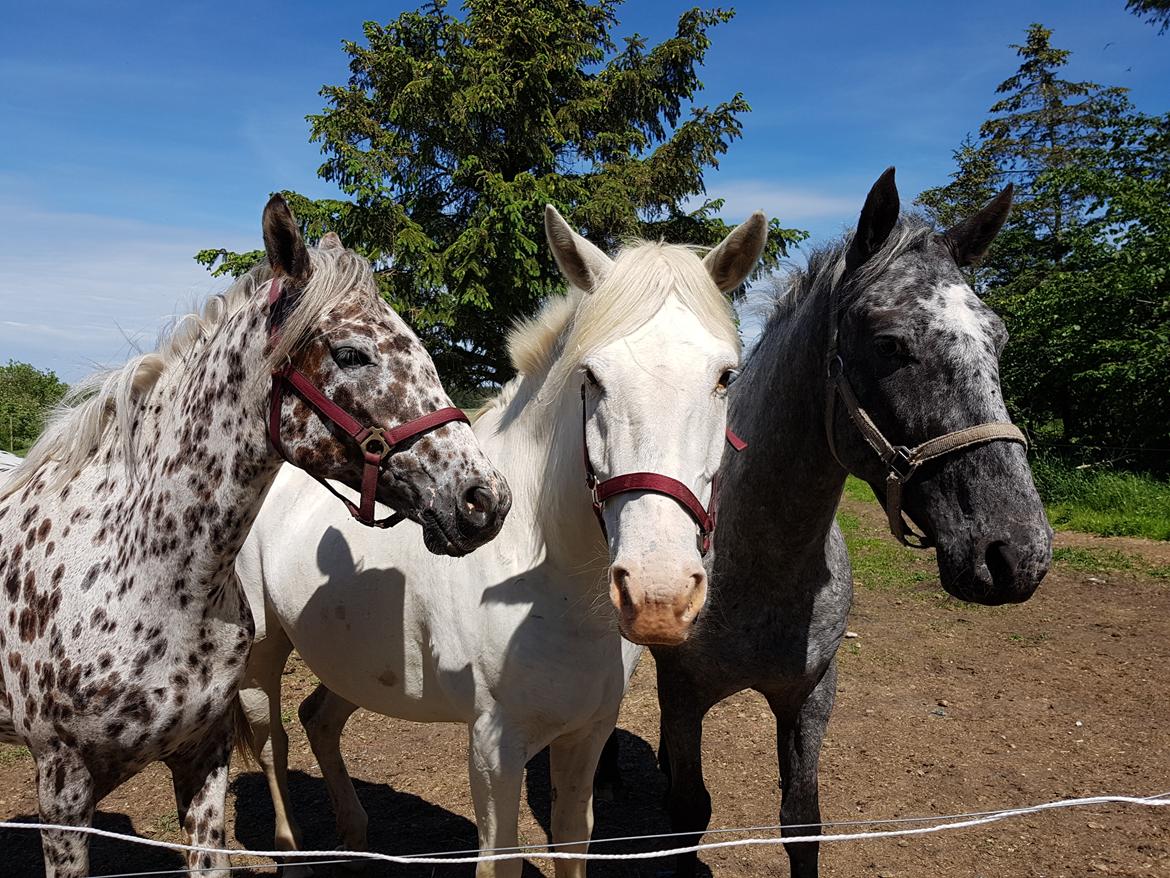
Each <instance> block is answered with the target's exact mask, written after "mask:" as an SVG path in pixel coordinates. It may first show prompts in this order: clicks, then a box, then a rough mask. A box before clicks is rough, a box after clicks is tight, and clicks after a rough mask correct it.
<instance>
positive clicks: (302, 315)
mask: <svg viewBox="0 0 1170 878" xmlns="http://www.w3.org/2000/svg"><path fill="white" fill-rule="evenodd" d="M309 258H310V259H311V260H312V266H313V271H312V274H311V275H310V277H309V280H308V282H307V283H306V284H305V285H304V287H303V288H302V289H301V291H300V293H299V295H298V296H297V300H296V306H295V307H294V308H293V309H292V311H291V312H289V313H288V314H287V316H286V317H285V319H284V322H283V323H282V325H281V333H280V336H279V338H278V339H277V342H276V343H275V344H274V345H273V346H272V348H271V349H270V350H269V351H268V352H267V354H266V362H265V364H264V368H263V369H262V370H261V372H260V373H258V374H260V375H262V376H263V377H265V378H266V377H267V376H268V373H269V372H270V371H271V369H272V367H274V366H275V365H276V364H278V363H281V362H283V361H284V360H285V358H286V357H288V355H289V353H290V352H291V351H292V350H293V349H295V348H296V347H297V346H298V345H300V344H301V342H303V341H304V339H305V338H306V337H307V336H308V334H309V332H310V330H311V329H312V328H313V327H314V326H315V325H316V324H317V323H319V322H320V320H321V318H322V315H324V314H325V312H326V311H327V310H328V309H329V308H331V307H333V306H334V305H336V304H337V301H338V300H339V299H340V298H341V297H342V296H343V295H345V294H347V293H350V292H352V291H353V290H355V289H357V288H361V287H363V286H365V287H368V288H369V289H370V290H373V274H372V272H371V269H370V265H369V263H368V262H367V261H366V260H365V259H363V258H362V257H360V256H358V255H357V254H356V253H353V252H351V251H348V250H342V249H333V248H324V249H321V248H312V249H310V250H309ZM271 279H272V270H271V268H270V267H269V266H268V262H267V261H262V262H261V263H260V264H259V265H257V266H256V267H255V268H253V269H252V270H251V271H250V272H248V273H247V274H245V275H243V276H242V277H240V278H239V279H238V280H236V281H235V282H234V283H233V284H232V285H231V287H229V288H228V289H227V291H226V292H224V293H221V294H218V295H214V296H212V297H211V298H209V299H208V300H207V301H206V302H205V303H204V305H203V308H202V309H201V310H199V311H195V312H193V313H191V314H188V315H186V316H185V317H182V318H180V319H178V320H176V321H175V322H174V324H173V325H172V326H171V328H170V329H169V331H164V332H163V333H162V335H161V336H160V337H159V342H158V346H157V347H156V349H155V350H153V351H151V352H149V353H144V354H139V355H137V356H135V357H131V358H130V360H129V361H128V362H126V363H125V364H124V365H121V366H117V367H115V368H113V369H108V370H103V371H99V372H95V373H93V374H92V375H89V376H88V377H86V378H83V379H82V380H81V381H79V382H77V383H76V384H74V385H73V387H72V388H70V390H69V392H68V393H67V394H66V395H65V398H64V399H63V400H62V401H61V403H60V404H59V405H58V406H57V407H56V409H55V410H54V411H53V413H52V414H51V415H50V417H49V421H48V424H47V425H46V426H45V430H44V432H43V433H42V434H41V437H40V439H38V440H37V442H36V444H35V445H33V447H32V448H31V449H30V450H29V453H28V456H27V457H26V458H25V460H24V462H23V463H21V464H20V465H19V466H18V467H17V468H16V469H14V470H13V471H12V473H11V475H10V476H9V477H8V479H7V480H6V481H5V482H4V484H3V486H0V500H3V499H4V498H5V497H7V496H9V495H10V494H13V493H14V492H16V491H17V490H19V489H20V488H22V487H24V486H25V485H27V484H28V483H29V482H31V481H32V480H33V479H34V478H35V477H36V475H37V473H38V472H40V471H41V470H42V469H43V468H44V467H45V466H46V465H47V464H49V463H51V462H54V461H55V462H56V463H57V464H58V466H57V469H56V471H55V472H54V473H53V475H52V478H51V479H50V482H49V487H59V486H61V485H64V484H65V483H66V482H68V481H69V480H70V479H72V478H73V477H74V476H76V475H77V473H78V472H80V471H81V469H82V468H83V467H84V466H85V465H86V463H87V462H88V461H89V460H90V459H91V458H92V457H93V455H94V453H95V452H96V451H97V449H98V447H99V446H100V444H101V443H102V441H103V440H104V439H105V438H106V437H107V436H108V435H111V434H114V435H115V436H116V437H117V438H120V439H121V444H122V456H123V460H124V462H125V464H126V467H127V469H128V470H129V471H130V472H131V473H133V471H134V461H135V458H136V454H135V448H134V429H133V422H134V418H135V417H136V415H137V414H138V413H139V412H140V411H141V410H142V409H143V407H144V406H145V405H146V403H147V402H148V401H149V400H150V398H151V395H152V393H153V391H154V388H155V385H157V384H158V382H159V379H160V378H161V377H162V375H163V373H164V372H166V371H169V370H171V369H174V368H176V367H178V366H181V365H183V364H186V363H190V362H191V361H192V359H193V358H194V357H195V356H197V355H198V353H199V352H200V351H202V350H204V349H205V348H206V346H207V344H208V342H209V341H210V340H211V339H212V338H214V337H215V336H216V334H217V333H219V332H220V330H221V329H222V328H223V326H224V325H225V324H226V323H227V320H228V318H229V317H230V316H231V315H233V314H235V313H237V312H238V311H239V310H240V309H241V308H244V307H245V306H247V305H248V304H249V303H251V302H256V301H258V299H259V297H260V296H262V295H263V294H264V292H263V291H264V290H265V289H266V288H267V285H268V282H269V281H270V280H271ZM372 302H373V297H372V295H371V304H372Z"/></svg>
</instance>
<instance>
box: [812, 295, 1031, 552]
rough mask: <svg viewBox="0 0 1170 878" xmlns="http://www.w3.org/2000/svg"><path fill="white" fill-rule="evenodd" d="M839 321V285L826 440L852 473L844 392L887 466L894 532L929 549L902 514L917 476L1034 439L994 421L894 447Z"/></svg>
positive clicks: (833, 301) (832, 298) (833, 308)
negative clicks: (841, 424)
mask: <svg viewBox="0 0 1170 878" xmlns="http://www.w3.org/2000/svg"><path fill="white" fill-rule="evenodd" d="M837 321H838V317H837V288H836V287H834V288H833V289H832V292H831V293H830V295H829V320H828V322H829V347H828V365H827V367H826V369H825V375H826V379H827V382H828V388H827V392H826V393H825V438H826V439H827V440H828V443H829V451H830V452H832V454H833V458H834V459H835V460H836V461H837V463H838V464H840V465H841V468H842V469H844V470H845V471H846V472H848V470H849V467H847V466H845V464H844V463H842V462H841V457H840V455H838V454H837V446H836V443H835V442H834V441H833V432H834V431H833V427H834V424H833V420H834V413H835V411H836V408H837V397H838V396H840V398H841V402H842V403H843V404H844V405H845V410H846V411H848V412H849V418H850V420H852V421H853V424H854V426H856V427H857V431H858V432H859V433H861V436H862V438H864V439H865V441H866V443H867V444H868V445H869V447H870V448H872V449H873V450H874V453H875V454H877V456H878V457H879V458H881V461H882V463H883V464H885V466H886V469H887V473H886V501H885V507H886V520H887V522H888V523H889V525H890V533H892V534H893V535H894V537H895V538H896V539H897V540H898V542H900V543H901V544H902V545H904V546H910V547H911V548H913V549H928V548H930V547H931V546H932V545H933V543H932V541H931V540H930V538H929V537H927V536H926V534H924V533H917V532H916V531H915V530H914V529H913V528H912V527H910V526H909V525H908V524H907V523H906V518H905V516H904V515H903V514H902V490H903V488H904V487H905V485H906V483H907V482H908V481H910V479H911V478H912V477H913V476H914V473H915V472H916V471H917V470H918V467H920V466H921V465H922V464H924V463H926V462H927V461H928V460H934V459H935V458H938V457H943V456H945V455H948V454H951V453H953V452H955V451H960V450H962V449H964V448H970V447H971V446H973V445H982V444H984V443H986V442H997V441H1003V442H1018V443H1020V444H1021V445H1023V446H1024V448H1027V447H1028V440H1027V439H1026V438H1025V437H1024V434H1023V433H1022V432H1020V429H1019V427H1017V426H1016V425H1015V424H1008V423H1003V422H1000V421H990V422H987V423H984V424H976V425H975V426H972V427H964V428H963V429H961V430H955V431H953V432H950V433H944V434H943V435H942V436H936V437H934V438H933V439H927V440H926V441H925V442H923V443H921V444H919V445H915V446H914V447H913V448H907V447H906V446H905V445H894V444H893V443H892V442H890V440H889V439H887V438H886V437H885V435H884V434H883V433H882V431H881V430H879V429H878V426H877V424H875V423H874V422H873V418H871V417H870V416H869V412H867V411H866V410H865V409H864V408H862V407H861V403H860V402H858V399H857V395H856V394H855V393H854V392H853V388H852V387H851V386H850V384H849V380H848V379H847V378H846V377H845V362H844V360H842V359H841V354H840V353H839V351H838V349H837V338H838V332H839V329H838V324H837Z"/></svg>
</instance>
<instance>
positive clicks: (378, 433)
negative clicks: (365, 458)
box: [358, 427, 390, 460]
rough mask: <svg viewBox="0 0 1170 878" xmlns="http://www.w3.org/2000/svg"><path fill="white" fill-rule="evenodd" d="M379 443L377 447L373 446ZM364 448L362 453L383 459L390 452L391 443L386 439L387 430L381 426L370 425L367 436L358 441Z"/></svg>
mask: <svg viewBox="0 0 1170 878" xmlns="http://www.w3.org/2000/svg"><path fill="white" fill-rule="evenodd" d="M375 442H376V443H377V447H376V448H371V447H370V446H371V445H372V444H373V443H375ZM358 445H359V446H360V448H361V449H362V454H365V455H372V456H374V457H376V458H378V460H381V459H382V458H383V457H385V456H386V455H387V454H389V453H390V443H389V442H387V441H386V435H385V431H384V430H383V429H382V428H381V427H370V430H369V432H368V433H367V434H366V438H365V439H363V440H362V441H361V442H359V443H358Z"/></svg>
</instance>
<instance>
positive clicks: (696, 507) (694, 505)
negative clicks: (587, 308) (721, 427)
mask: <svg viewBox="0 0 1170 878" xmlns="http://www.w3.org/2000/svg"><path fill="white" fill-rule="evenodd" d="M586 423H587V418H586V416H585V385H584V384H582V385H581V449H582V453H583V454H584V456H585V487H587V488H588V489H589V493H590V495H591V497H592V498H593V514H594V515H596V516H597V523H598V524H600V525H601V533H602V535H603V536H604V537H605V538H606V539H607V540H608V539H609V535H608V534H607V533H606V531H605V516H604V514H603V509H604V507H605V501H606V500H608V499H609V498H610V497H613V496H615V495H617V494H625V493H628V492H630V491H649V492H650V493H652V494H662V495H663V496H664V497H669V498H671V499H672V500H674V501H675V502H677V503H678V504H679V505H680V506H682V508H683V509H684V510H685V511H686V513H687V514H688V515H689V516H690V517H691V518H692V519H694V522H695V524H696V525H698V527H699V552H700V554H702V555H706V554H707V552H708V551H710V549H711V534H713V533H714V532H715V517H716V515H717V514H718V508H719V476H718V475H716V476H715V478H713V479H712V480H711V503H710V506H709V508H707V509H704V508H703V504H702V503H700V502H699V498H698V497H696V496H695V495H694V492H692V491H691V489H690V488H688V487H687V486H686V485H684V484H683V483H682V482H680V481H679V480H678V479H672V478H671V477H670V476H664V475H660V474H659V473H626V474H625V475H622V476H614V477H613V478H612V479H606V480H605V481H601V480H600V479H598V478H597V473H596V472H595V471H594V469H593V462H592V461H591V460H590V459H589V440H588V437H587V435H586V430H585V427H586ZM726 435H727V442H728V444H729V445H731V447H732V448H734V449H735V450H736V451H743V450H744V449H745V448H747V443H746V442H744V441H743V440H742V439H740V438H739V437H738V436H736V435H735V434H734V433H733V432H731V430H730V429H728V430H727V431H726Z"/></svg>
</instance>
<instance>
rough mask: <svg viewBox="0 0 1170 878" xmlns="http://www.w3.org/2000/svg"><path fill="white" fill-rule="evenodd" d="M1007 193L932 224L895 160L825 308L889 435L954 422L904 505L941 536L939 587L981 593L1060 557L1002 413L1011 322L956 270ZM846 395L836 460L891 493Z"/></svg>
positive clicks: (868, 403) (898, 437)
mask: <svg viewBox="0 0 1170 878" xmlns="http://www.w3.org/2000/svg"><path fill="white" fill-rule="evenodd" d="M1011 195H1012V193H1011V187H1010V186H1009V187H1008V188H1007V189H1005V190H1004V191H1003V192H1001V193H1000V194H999V195H998V196H997V197H996V198H994V199H993V200H992V201H991V202H990V203H989V204H987V206H985V207H984V208H983V209H982V210H980V211H978V212H976V213H975V214H974V215H973V216H971V217H969V218H968V219H967V220H965V221H964V222H961V223H959V224H958V225H957V226H955V227H954V228H952V229H950V230H948V231H946V232H944V233H942V234H937V233H935V232H933V231H932V230H931V229H930V228H929V227H928V226H927V224H926V223H925V222H924V221H922V220H920V219H917V218H914V217H902V216H900V214H899V203H898V190H897V188H896V187H895V185H894V172H893V169H892V168H891V169H890V170H888V171H886V173H885V174H883V175H882V176H881V178H880V179H879V180H878V181H877V183H875V184H874V186H873V189H872V190H870V193H869V197H868V198H867V200H866V202H865V207H864V208H863V210H862V212H861V219H860V222H859V223H858V226H857V231H856V232H855V233H854V235H853V239H852V241H851V242H850V245H849V249H848V250H847V251H846V255H845V257H844V265H843V275H842V277H841V279H840V281H839V283H838V287H839V290H840V295H839V297H838V300H837V302H836V305H837V308H838V311H837V315H836V316H834V315H830V320H833V319H836V320H837V326H838V328H839V334H838V339H837V344H838V351H839V354H840V360H839V361H838V363H837V364H836V367H837V368H840V369H841V370H842V372H843V375H844V377H845V379H846V381H847V382H848V386H850V387H852V390H853V392H854V394H855V395H856V397H857V402H858V403H859V405H860V407H861V408H862V409H864V411H865V412H867V413H868V415H869V417H870V418H871V419H872V422H873V424H874V425H876V427H877V429H878V430H879V431H880V433H881V434H882V435H884V436H885V437H886V438H887V439H888V441H889V443H890V444H891V445H893V446H900V447H903V448H907V449H913V448H915V447H916V446H920V445H921V443H924V442H926V441H927V440H931V439H935V438H937V437H943V436H946V435H947V434H952V433H954V434H957V435H956V440H955V442H954V443H953V444H954V445H955V446H956V448H955V449H954V450H949V451H948V450H945V449H943V453H941V455H940V456H937V457H933V458H931V459H927V460H925V461H924V462H922V463H921V465H920V466H919V467H918V468H917V469H915V470H913V474H912V475H911V476H910V477H909V478H907V479H906V480H905V481H904V482H901V483H900V488H901V494H902V498H901V500H902V508H903V509H904V510H905V512H906V513H907V514H908V515H909V516H910V518H911V519H912V520H913V521H914V522H916V523H917V524H918V525H919V526H920V527H921V528H922V529H923V532H924V533H925V535H926V537H927V539H928V541H930V542H933V543H934V544H935V545H936V546H937V549H938V555H937V557H938V566H939V573H940V576H941V580H942V584H943V587H944V588H945V589H946V590H947V591H948V592H950V593H951V594H952V595H954V596H955V597H958V598H962V599H964V600H969V601H976V602H978V603H983V604H1001V603H1006V602H1014V601H1023V600H1026V599H1027V598H1028V597H1030V596H1031V595H1032V593H1033V592H1034V591H1035V590H1036V587H1037V586H1038V585H1039V584H1040V580H1041V579H1043V578H1044V575H1045V573H1046V572H1047V571H1048V565H1049V563H1050V561H1051V558H1052V529H1051V528H1050V527H1049V525H1048V519H1047V517H1046V516H1045V514H1044V507H1043V506H1042V505H1041V502H1040V498H1039V496H1038V495H1037V493H1036V488H1035V486H1034V485H1033V483H1032V473H1031V470H1030V468H1029V466H1028V460H1027V456H1026V453H1025V446H1024V445H1023V444H1022V441H1013V440H1012V439H1011V438H1010V434H1011V432H1012V431H1013V428H1011V427H1010V426H1005V425H1007V424H1009V423H1010V422H1009V418H1008V413H1007V409H1006V408H1005V406H1004V401H1003V393H1002V391H1001V390H1000V383H999V356H1000V353H1001V352H1002V350H1003V347H1004V345H1005V344H1006V342H1007V332H1006V330H1005V329H1004V325H1003V322H1002V321H1001V320H1000V319H999V317H998V316H996V314H995V313H994V312H992V310H991V309H990V308H988V307H987V305H985V304H984V303H983V302H982V301H981V300H980V299H979V298H978V297H977V296H976V295H975V293H974V292H973V291H972V289H971V287H970V286H969V285H968V283H967V280H966V279H965V278H964V276H963V274H962V272H961V269H963V268H966V267H968V266H970V265H972V264H973V263H974V262H976V261H977V260H978V259H979V258H980V257H982V255H983V254H984V253H985V252H986V250H987V248H988V246H989V245H990V244H991V241H992V239H994V237H995V236H996V234H997V233H998V232H999V229H1000V227H1001V226H1002V225H1003V222H1004V220H1005V219H1006V218H1007V215H1008V211H1009V210H1010V208H1011ZM843 396H844V395H843V394H840V393H838V394H836V403H835V409H834V410H833V425H832V439H833V442H834V444H835V446H836V451H837V455H838V459H839V460H840V461H841V462H842V463H843V464H844V465H845V466H846V467H847V468H848V469H850V470H851V471H852V472H854V473H857V474H858V475H860V476H861V477H862V478H864V479H865V480H866V481H868V482H869V483H870V485H871V486H872V487H873V489H874V491H875V493H876V494H877V496H878V497H879V498H881V499H882V500H883V502H886V503H887V504H889V502H890V500H891V499H892V498H891V497H889V496H888V495H887V485H889V484H890V482H889V481H888V479H889V476H890V470H891V468H890V467H887V466H886V465H884V464H883V463H882V461H881V460H880V459H879V458H878V455H877V454H876V453H875V451H874V449H873V447H871V444H869V443H867V441H865V439H864V438H863V435H862V431H861V430H860V429H859V427H858V424H857V422H856V421H854V420H851V416H852V417H856V412H850V410H849V406H848V403H847V401H846V400H845V399H844V398H843ZM977 425H993V426H991V427H989V428H987V430H988V431H989V432H990V433H995V432H997V431H998V434H999V435H997V436H994V437H993V438H991V439H983V440H980V439H977V438H976V439H975V441H973V442H972V444H964V441H965V440H966V439H968V438H973V437H976V436H977V435H978V434H977V433H975V432H972V431H970V430H968V429H967V428H971V427H975V426H977ZM1017 438H1018V439H1022V437H1020V436H1018V434H1017ZM878 444H880V441H879V443H878ZM933 447H934V448H936V449H937V448H940V446H938V445H935V446H933ZM894 487H895V488H897V487H899V486H897V485H896V486H894ZM900 524H901V522H900V519H899V521H898V523H897V524H895V525H894V527H895V530H897V529H898V528H899V526H900Z"/></svg>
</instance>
